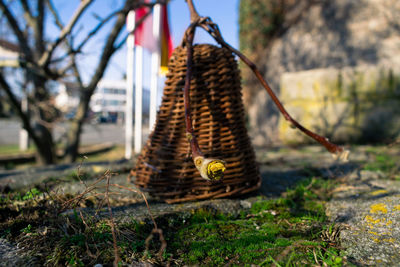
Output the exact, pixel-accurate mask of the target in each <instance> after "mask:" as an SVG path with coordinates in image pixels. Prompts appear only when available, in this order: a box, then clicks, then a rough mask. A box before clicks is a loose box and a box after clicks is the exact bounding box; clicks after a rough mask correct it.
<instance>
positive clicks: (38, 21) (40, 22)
mask: <svg viewBox="0 0 400 267" xmlns="http://www.w3.org/2000/svg"><path fill="white" fill-rule="evenodd" d="M44 8H45V3H44V0H37V15H36V18H35V27H34V28H33V29H34V33H35V47H36V50H37V51H38V52H39V53H40V54H41V53H43V52H44V49H45V47H44V45H45V42H44V40H43V30H44V20H45V17H44Z"/></svg>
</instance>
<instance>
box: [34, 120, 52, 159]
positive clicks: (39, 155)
mask: <svg viewBox="0 0 400 267" xmlns="http://www.w3.org/2000/svg"><path fill="white" fill-rule="evenodd" d="M34 131H35V134H36V135H37V137H38V140H39V142H34V143H35V146H36V163H37V164H39V165H48V164H54V163H55V162H56V155H55V149H54V143H53V137H52V133H51V131H49V129H48V128H47V127H45V126H43V125H41V124H39V123H38V124H36V125H35V129H34Z"/></svg>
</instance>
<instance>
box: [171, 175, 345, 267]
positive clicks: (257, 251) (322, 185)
mask: <svg viewBox="0 0 400 267" xmlns="http://www.w3.org/2000/svg"><path fill="white" fill-rule="evenodd" d="M326 188H329V186H328V185H327V182H326V181H320V180H318V179H310V180H308V181H306V182H303V183H301V184H299V185H298V186H297V187H296V188H294V189H292V190H289V191H288V192H286V194H285V195H284V196H283V197H282V198H279V199H272V200H271V199H260V200H259V201H257V202H256V203H254V204H253V205H252V208H251V209H250V211H249V212H248V213H247V215H246V216H243V214H242V215H240V216H237V217H232V216H221V215H220V214H214V213H213V212H212V211H207V210H204V209H202V210H199V211H196V212H195V213H194V214H193V216H192V218H191V220H189V223H188V224H185V225H182V226H181V227H179V229H177V231H176V232H175V233H174V235H173V236H170V237H169V238H170V240H171V241H172V244H171V246H169V247H168V250H169V251H170V253H176V254H178V255H180V256H179V259H180V260H181V261H182V262H184V263H185V264H193V265H197V264H198V265H201V266H206V265H224V264H228V263H229V264H232V265H236V264H237V265H246V264H258V265H265V264H266V265H268V264H271V263H273V262H274V261H275V259H278V261H277V263H278V264H293V263H296V262H297V263H300V262H302V263H304V262H306V263H309V264H313V263H314V262H315V261H314V258H313V250H315V249H317V248H318V249H320V248H324V249H326V248H327V247H328V246H327V244H325V243H324V242H322V241H321V240H320V239H319V236H320V232H321V231H322V228H323V227H322V225H323V224H324V223H325V219H326V215H325V213H324V208H323V199H324V197H321V196H320V195H319V194H321V193H323V192H326V191H325V190H326ZM288 247H293V248H292V249H291V251H292V252H291V253H288V254H287V252H286V249H287V248H288ZM321 251H323V250H321ZM333 251H335V252H337V251H339V250H338V249H334V250H333ZM176 254H175V255H176ZM322 256H324V257H325V258H324V259H322V258H321V262H324V261H323V260H325V261H326V262H330V263H332V262H334V260H333V259H332V257H335V259H336V257H338V256H337V253H336V254H334V255H333V256H332V257H331V256H327V255H325V254H324V255H322ZM322 256H321V257H322ZM327 259H329V260H327ZM341 259H342V258H341V257H338V261H339V260H341Z"/></svg>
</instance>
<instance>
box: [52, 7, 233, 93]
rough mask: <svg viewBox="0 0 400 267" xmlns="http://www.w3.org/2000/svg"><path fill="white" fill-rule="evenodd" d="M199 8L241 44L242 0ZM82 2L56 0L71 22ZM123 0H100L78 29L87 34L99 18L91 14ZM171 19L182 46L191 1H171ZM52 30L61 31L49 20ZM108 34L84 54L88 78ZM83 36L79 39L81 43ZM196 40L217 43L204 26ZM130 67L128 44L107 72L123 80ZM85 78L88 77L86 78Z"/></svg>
mask: <svg viewBox="0 0 400 267" xmlns="http://www.w3.org/2000/svg"><path fill="white" fill-rule="evenodd" d="M194 2H195V5H196V8H197V10H198V12H199V14H200V15H201V16H209V17H211V19H212V20H213V21H214V22H216V23H217V24H218V25H219V27H220V30H221V32H222V34H223V36H224V38H225V40H226V41H227V42H228V43H230V44H231V45H232V46H234V47H238V43H239V41H238V32H239V25H238V7H239V0H217V1H216V0H194ZM78 3H79V2H78V1H71V0H55V1H54V4H55V5H56V7H57V9H58V10H59V12H60V16H61V18H62V20H63V22H64V23H66V22H67V21H68V19H69V18H70V17H71V15H72V13H73V11H74V10H75V8H76V7H77V5H78ZM121 3H122V1H121V0H97V1H96V2H95V3H94V4H93V5H92V6H91V7H90V9H89V10H88V11H87V12H86V13H85V15H84V18H83V19H82V21H81V23H80V24H79V25H78V27H76V28H75V31H76V32H78V31H79V32H81V33H82V35H80V37H81V38H82V36H84V33H85V32H87V31H89V30H90V29H91V28H92V27H93V26H94V25H96V23H97V21H96V19H95V18H94V17H93V16H91V13H96V14H98V15H100V16H102V17H105V16H106V15H107V14H108V13H109V12H110V11H111V10H113V9H115V7H116V6H117V7H118V6H121ZM169 15H170V16H169V22H170V30H171V32H172V36H173V40H174V46H176V45H178V44H179V43H180V41H181V39H182V36H183V33H184V31H185V29H186V27H187V26H188V25H189V21H190V16H189V11H188V8H187V4H186V2H185V0H171V2H170V4H169ZM111 25H112V23H109V25H107V27H110V26H111ZM107 27H106V28H105V31H104V33H105V32H107V30H108V29H109V28H108V29H107ZM47 29H48V31H49V32H53V31H54V32H58V30H57V29H56V28H55V26H54V25H53V23H52V22H51V21H49V23H48V28H47ZM104 38H105V37H104V35H103V33H100V34H99V35H98V36H97V38H96V39H94V40H93V41H92V42H91V43H89V44H88V49H86V51H85V53H84V55H81V56H80V59H81V63H82V64H81V65H84V67H81V69H82V71H83V73H84V77H85V78H86V79H87V78H89V76H90V74H91V73H92V71H93V69H94V67H95V65H96V61H97V59H98V55H99V54H98V51H100V50H101V48H102V46H103V44H104V42H103V41H104ZM78 40H79V38H77V40H76V41H77V42H78ZM195 43H213V40H212V39H211V38H210V37H209V36H208V34H207V33H206V32H204V31H203V30H202V29H198V31H197V32H196V38H195ZM146 58H147V57H146V53H145V62H144V68H145V70H146V69H149V68H150V66H149V62H147V60H146ZM125 68H126V47H123V48H122V49H121V50H120V51H118V52H117V53H116V54H115V55H114V57H113V58H112V61H111V62H110V65H109V67H108V68H107V71H106V74H105V75H106V76H105V78H107V79H120V78H121V77H122V75H123V74H124V73H125ZM86 79H85V80H86ZM147 80H148V78H147V77H145V80H144V85H145V86H146V85H147V84H148V81H147Z"/></svg>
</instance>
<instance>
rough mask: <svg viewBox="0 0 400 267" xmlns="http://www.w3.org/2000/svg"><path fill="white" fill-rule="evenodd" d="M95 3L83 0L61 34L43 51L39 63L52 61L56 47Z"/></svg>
mask: <svg viewBox="0 0 400 267" xmlns="http://www.w3.org/2000/svg"><path fill="white" fill-rule="evenodd" d="M92 3H93V0H82V1H81V2H80V4H79V6H78V8H77V9H76V10H75V13H74V14H73V15H72V18H71V20H70V21H69V22H68V24H67V25H66V26H65V27H64V28H63V29H62V30H61V32H60V36H59V37H58V38H57V39H56V40H55V41H54V42H53V43H52V44H51V45H50V47H49V48H48V49H47V50H46V52H45V53H43V55H42V57H41V58H40V60H39V65H40V66H41V67H44V66H47V65H48V64H49V63H50V59H51V56H52V54H53V52H54V50H55V49H56V47H57V46H58V45H59V44H60V43H61V42H62V41H63V40H64V39H65V38H66V37H67V36H68V35H69V34H70V33H71V31H72V29H73V28H74V26H75V25H76V23H77V22H78V20H79V18H80V16H81V15H82V14H83V12H84V11H85V10H86V9H87V8H88V7H89V5H90V4H92Z"/></svg>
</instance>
